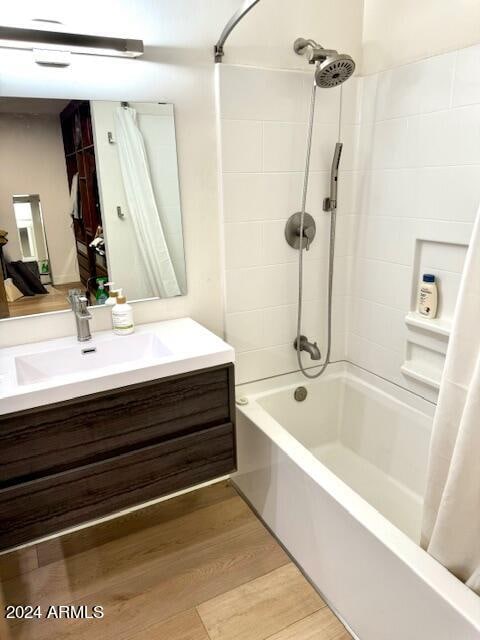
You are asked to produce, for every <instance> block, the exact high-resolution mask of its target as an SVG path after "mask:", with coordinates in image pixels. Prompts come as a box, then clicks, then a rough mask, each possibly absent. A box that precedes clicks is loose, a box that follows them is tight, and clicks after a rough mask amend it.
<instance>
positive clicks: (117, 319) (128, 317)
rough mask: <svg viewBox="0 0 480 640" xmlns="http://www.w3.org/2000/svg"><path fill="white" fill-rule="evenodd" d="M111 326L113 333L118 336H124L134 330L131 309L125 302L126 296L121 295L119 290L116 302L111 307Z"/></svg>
mask: <svg viewBox="0 0 480 640" xmlns="http://www.w3.org/2000/svg"><path fill="white" fill-rule="evenodd" d="M112 326H113V333H116V334H117V335H119V336H125V335H128V334H129V333H133V332H134V331H135V324H134V322H133V309H132V307H131V306H130V305H129V304H128V303H127V299H126V297H125V296H124V295H121V290H120V291H119V292H118V295H117V300H116V304H115V305H114V306H113V307H112Z"/></svg>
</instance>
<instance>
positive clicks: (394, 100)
mask: <svg viewBox="0 0 480 640" xmlns="http://www.w3.org/2000/svg"><path fill="white" fill-rule="evenodd" d="M455 60H456V53H455V52H454V53H447V54H444V55H440V56H435V57H433V58H427V59H425V60H420V61H419V62H415V63H413V64H406V65H402V66H400V67H396V68H394V69H391V70H389V71H385V72H383V73H381V74H380V75H379V78H378V84H377V86H376V88H375V89H376V104H375V118H374V119H375V120H377V121H379V120H387V119H390V118H398V117H402V116H409V115H416V114H420V113H430V112H431V111H440V110H442V109H448V108H449V107H450V101H451V96H452V85H453V78H454V70H455Z"/></svg>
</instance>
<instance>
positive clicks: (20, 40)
mask: <svg viewBox="0 0 480 640" xmlns="http://www.w3.org/2000/svg"><path fill="white" fill-rule="evenodd" d="M0 47H3V48H8V49H30V50H31V51H34V50H39V49H46V50H50V51H63V52H71V53H80V54H87V55H94V56H118V57H124V58H138V56H141V55H143V52H144V48H143V40H132V39H129V38H111V37H107V36H92V35H87V34H81V33H64V32H60V31H46V30H44V29H24V28H20V27H6V26H0Z"/></svg>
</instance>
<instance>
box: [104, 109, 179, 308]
mask: <svg viewBox="0 0 480 640" xmlns="http://www.w3.org/2000/svg"><path fill="white" fill-rule="evenodd" d="M115 120H116V122H115V124H116V132H117V144H118V152H119V158H120V168H121V171H122V178H123V184H124V187H125V193H126V196H127V202H128V208H129V213H130V216H131V219H132V222H133V227H134V229H135V234H136V237H137V241H138V244H139V247H140V252H141V255H142V259H143V264H144V268H145V277H146V278H147V280H148V282H149V285H150V288H151V289H152V291H153V294H154V295H155V296H159V297H160V298H168V297H170V296H178V295H180V294H181V291H180V287H179V284H178V281H177V276H176V274H175V269H174V266H173V263H172V259H171V257H170V252H169V250H168V246H167V243H166V240H165V234H164V232H163V227H162V223H161V218H160V212H159V210H158V207H157V203H156V200H155V194H154V191H153V186H152V180H151V177H150V168H149V164H148V157H147V152H146V149H145V144H144V141H143V136H142V132H141V131H140V129H139V127H138V125H137V114H136V111H135V109H132V108H130V107H118V108H117V109H116V111H115Z"/></svg>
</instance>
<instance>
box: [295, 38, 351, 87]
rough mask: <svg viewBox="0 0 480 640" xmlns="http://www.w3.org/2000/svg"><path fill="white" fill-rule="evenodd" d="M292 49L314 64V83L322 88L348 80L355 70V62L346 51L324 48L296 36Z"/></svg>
mask: <svg viewBox="0 0 480 640" xmlns="http://www.w3.org/2000/svg"><path fill="white" fill-rule="evenodd" d="M293 50H294V51H295V53H297V54H298V55H300V56H302V55H304V56H305V57H306V58H307V60H308V61H309V63H310V64H316V65H317V69H316V71H315V84H316V85H317V87H320V88H322V89H331V88H332V87H336V86H338V85H339V84H342V83H343V82H345V80H348V79H349V78H350V76H351V75H352V74H353V72H354V71H355V62H354V60H353V58H351V57H350V56H349V55H347V54H346V53H338V51H335V49H324V48H323V47H322V46H321V45H319V44H318V43H317V42H315V40H306V39H305V38H297V40H295V42H294V45H293Z"/></svg>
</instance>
